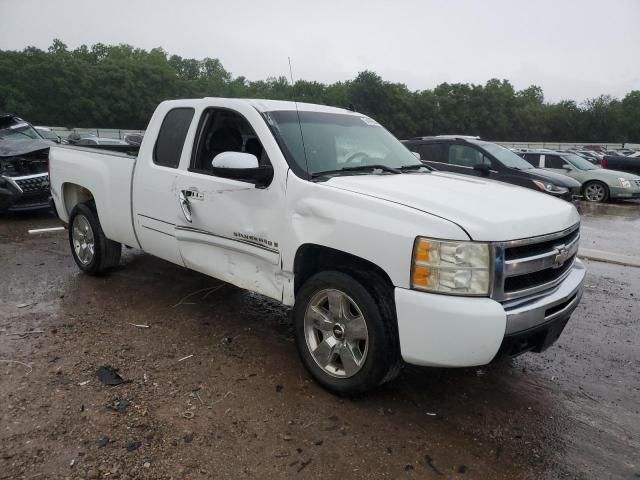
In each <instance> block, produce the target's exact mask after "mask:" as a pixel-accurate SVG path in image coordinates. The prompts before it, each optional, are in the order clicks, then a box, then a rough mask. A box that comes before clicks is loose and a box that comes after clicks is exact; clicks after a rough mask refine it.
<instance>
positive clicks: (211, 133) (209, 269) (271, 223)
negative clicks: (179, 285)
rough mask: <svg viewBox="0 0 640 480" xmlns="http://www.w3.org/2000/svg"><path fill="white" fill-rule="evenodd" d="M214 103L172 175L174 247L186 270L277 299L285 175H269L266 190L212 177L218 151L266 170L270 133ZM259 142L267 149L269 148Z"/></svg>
mask: <svg viewBox="0 0 640 480" xmlns="http://www.w3.org/2000/svg"><path fill="white" fill-rule="evenodd" d="M217 102H218V103H219V105H217V106H215V107H209V108H205V109H204V110H203V111H202V112H201V114H200V118H199V123H198V130H197V132H196V136H195V140H194V143H193V151H192V153H191V159H190V161H189V163H188V165H184V166H181V168H180V169H179V170H178V178H177V184H176V194H177V195H176V196H175V197H174V200H175V206H174V207H175V209H176V211H177V218H178V221H177V224H176V226H175V236H176V239H177V243H178V249H179V251H180V255H181V256H182V259H183V260H184V264H185V266H187V267H189V268H191V269H193V270H197V271H200V272H202V273H204V274H207V275H210V276H212V277H215V278H218V279H220V280H223V281H225V282H229V283H232V284H234V285H236V286H238V287H241V288H247V289H250V290H252V291H256V292H259V293H262V294H264V295H267V296H269V297H272V298H276V299H281V298H282V291H283V285H282V283H283V282H282V276H281V275H279V273H280V271H281V268H280V265H281V259H280V245H279V244H280V241H281V239H280V236H281V235H282V234H283V229H282V228H281V225H282V222H283V216H284V215H283V213H282V208H283V205H284V194H285V190H284V185H286V182H285V180H286V172H278V171H276V172H275V176H274V178H273V180H272V181H271V183H270V184H269V185H268V186H265V187H256V185H255V184H253V183H251V182H250V181H243V180H237V179H230V178H223V177H220V176H216V174H215V172H214V171H213V168H212V166H211V161H212V160H213V158H214V157H215V156H216V155H218V154H220V153H222V152H243V153H250V154H252V155H255V156H256V158H257V159H258V161H259V162H260V164H261V165H270V164H271V162H270V160H269V153H268V149H265V148H264V146H263V145H264V144H265V142H264V141H263V140H265V137H267V136H268V135H270V133H269V131H268V129H267V127H266V124H264V121H263V120H262V118H260V114H259V113H258V112H257V111H256V110H255V109H253V108H252V107H250V106H249V105H247V104H241V103H238V102H234V101H233V100H222V99H221V100H217ZM247 118H251V119H252V122H253V125H257V126H258V127H259V128H253V126H252V123H251V122H250V121H249V120H248V119H247ZM256 130H259V131H260V132H259V133H260V134H261V135H262V138H261V137H260V135H259V134H257V133H256ZM266 140H273V139H272V138H268V139H266ZM266 143H268V145H269V148H273V147H274V146H275V145H276V144H275V141H271V142H268V141H267V142H266Z"/></svg>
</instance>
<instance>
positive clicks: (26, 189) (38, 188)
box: [13, 173, 49, 195]
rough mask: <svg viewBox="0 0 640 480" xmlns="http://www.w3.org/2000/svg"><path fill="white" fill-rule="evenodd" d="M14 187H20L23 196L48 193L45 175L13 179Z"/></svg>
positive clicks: (47, 176) (47, 178) (47, 179)
mask: <svg viewBox="0 0 640 480" xmlns="http://www.w3.org/2000/svg"><path fill="white" fill-rule="evenodd" d="M13 181H14V182H16V185H18V186H19V187H20V189H21V190H22V192H23V193H24V194H25V195H29V194H37V193H42V194H44V193H46V192H48V191H49V175H47V174H46V173H44V174H41V175H33V176H29V177H19V178H14V179H13Z"/></svg>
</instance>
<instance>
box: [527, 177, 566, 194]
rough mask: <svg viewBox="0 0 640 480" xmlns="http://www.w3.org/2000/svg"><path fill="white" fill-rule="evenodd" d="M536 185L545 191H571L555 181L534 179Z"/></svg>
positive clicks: (560, 192) (559, 192) (561, 192)
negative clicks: (554, 182)
mask: <svg viewBox="0 0 640 480" xmlns="http://www.w3.org/2000/svg"><path fill="white" fill-rule="evenodd" d="M532 181H533V183H534V184H535V186H536V187H538V189H539V190H542V191H543V192H548V193H558V194H563V193H567V192H568V191H569V189H568V188H566V187H559V186H558V185H555V184H553V183H549V182H541V181H540V180H532Z"/></svg>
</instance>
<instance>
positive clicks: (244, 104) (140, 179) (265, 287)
mask: <svg viewBox="0 0 640 480" xmlns="http://www.w3.org/2000/svg"><path fill="white" fill-rule="evenodd" d="M50 172H51V192H52V196H53V199H54V202H55V205H56V209H57V213H58V215H59V217H60V218H61V219H62V221H63V222H65V223H66V224H68V226H69V242H70V246H71V253H72V255H73V258H74V259H75V261H76V263H77V264H78V266H79V267H80V269H82V270H83V271H84V272H86V273H88V274H100V273H102V272H104V271H106V270H108V269H109V268H110V267H113V266H114V265H116V264H117V263H118V261H119V259H120V251H121V246H122V245H123V244H124V245H127V246H131V247H135V248H139V249H142V250H144V251H145V252H147V253H149V254H151V255H155V256H157V257H160V258H163V259H165V260H168V261H169V262H173V263H175V264H178V265H182V266H185V267H187V268H189V269H192V270H196V271H198V272H202V273H204V274H207V275H210V276H212V277H215V278H218V279H221V280H223V281H225V282H229V283H231V284H234V285H237V286H239V287H241V288H245V289H249V290H252V291H254V292H258V293H260V294H263V295H266V296H268V297H271V298H274V299H277V300H279V301H281V302H283V303H284V304H286V305H291V306H293V322H294V327H295V336H296V343H297V346H298V350H299V352H300V356H301V358H302V361H303V362H304V365H305V366H306V368H307V369H308V370H309V372H310V373H311V375H312V376H313V377H314V378H315V379H316V380H317V381H318V383H320V384H321V385H323V386H324V387H325V388H328V389H329V390H331V391H333V392H336V393H338V394H347V395H349V394H356V393H360V392H363V391H366V390H368V389H371V388H373V387H375V386H377V385H379V384H381V383H383V382H385V381H388V380H390V379H392V378H394V377H395V376H396V375H397V374H398V372H399V370H400V367H401V366H402V364H403V361H404V362H407V363H410V364H415V365H426V366H438V367H464V366H474V365H483V364H487V363H489V362H491V360H492V359H494V358H495V357H496V356H498V355H500V354H508V355H516V354H519V353H522V352H526V351H530V350H533V351H537V352H539V351H542V350H544V349H545V348H547V347H548V346H549V345H551V344H552V343H553V342H554V341H555V340H556V339H557V338H558V336H559V335H560V333H561V332H562V330H563V328H564V326H565V325H566V323H567V321H568V319H569V316H570V315H571V313H572V312H573V310H574V309H575V308H576V305H577V304H578V302H579V300H580V297H581V295H582V290H583V280H584V276H585V269H584V266H583V265H582V263H581V262H580V261H579V260H578V259H577V258H576V252H577V249H578V241H579V236H580V232H579V222H580V218H579V215H578V213H577V211H576V209H575V208H574V207H573V205H571V204H570V203H568V202H564V201H562V200H557V199H554V198H552V197H550V196H548V195H543V194H540V193H536V192H534V191H532V190H528V189H524V188H520V187H516V186H510V185H507V184H504V183H498V182H492V181H489V180H483V179H479V178H470V177H468V176H460V175H456V174H452V173H446V172H437V171H434V170H432V169H431V168H430V167H427V166H424V165H423V164H422V163H421V162H420V161H419V159H418V158H416V156H414V154H412V153H411V152H410V151H409V150H407V149H406V148H405V147H404V146H403V145H402V144H401V143H400V142H399V141H398V140H397V139H396V138H395V137H394V136H393V135H391V134H390V133H389V132H388V131H387V130H385V129H384V128H383V127H381V126H380V125H379V124H378V123H377V122H376V121H374V120H372V119H371V118H369V117H367V116H365V115H362V114H359V113H355V112H352V111H348V110H343V109H338V108H331V107H325V106H319V105H310V104H303V103H298V104H296V103H293V102H283V101H269V100H245V99H224V98H204V99H196V100H172V101H166V102H163V103H162V104H160V105H159V106H158V108H157V110H156V111H155V113H154V115H153V117H152V118H151V121H150V123H149V126H148V128H147V131H146V135H145V136H144V140H143V142H142V145H141V147H140V150H139V152H138V155H137V157H136V156H128V155H126V154H123V153H120V154H118V153H109V152H106V151H96V150H92V149H90V148H78V147H57V146H53V147H51V152H50Z"/></svg>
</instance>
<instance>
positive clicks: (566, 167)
mask: <svg viewBox="0 0 640 480" xmlns="http://www.w3.org/2000/svg"><path fill="white" fill-rule="evenodd" d="M562 169H563V170H566V171H567V172H570V171H571V170H573V169H572V168H571V167H570V166H569V165H567V164H566V163H565V164H563V165H562Z"/></svg>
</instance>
